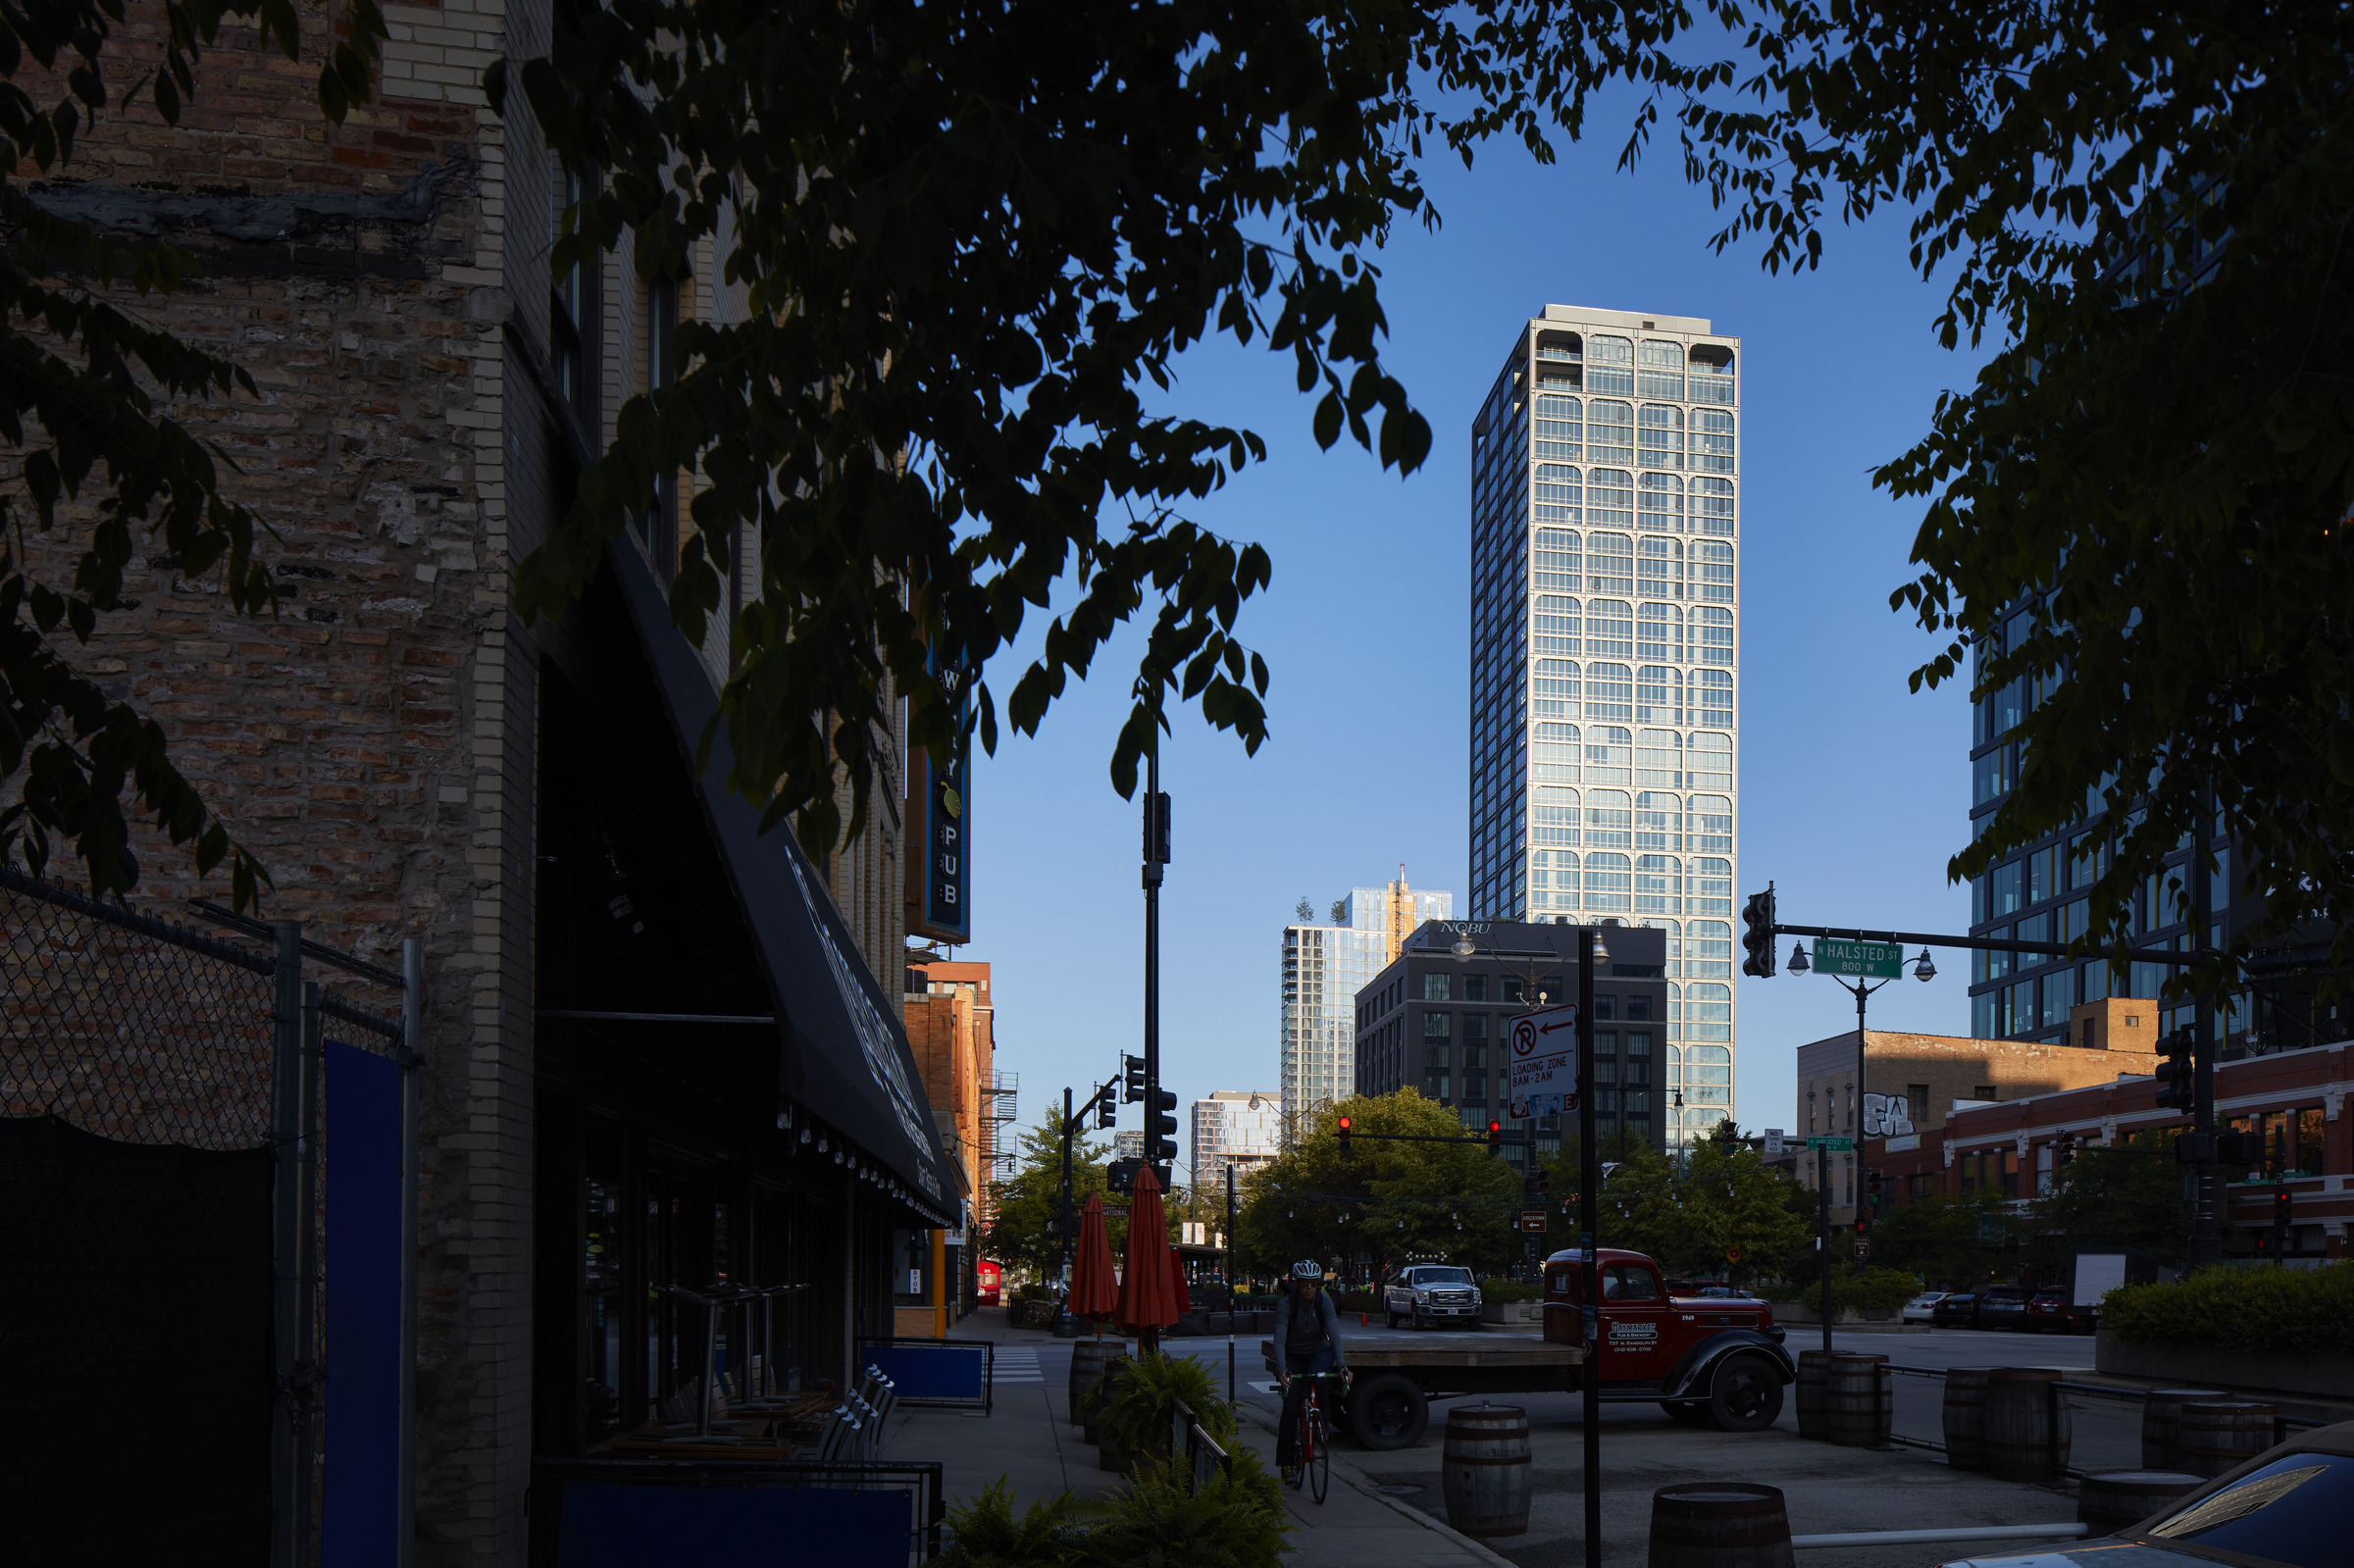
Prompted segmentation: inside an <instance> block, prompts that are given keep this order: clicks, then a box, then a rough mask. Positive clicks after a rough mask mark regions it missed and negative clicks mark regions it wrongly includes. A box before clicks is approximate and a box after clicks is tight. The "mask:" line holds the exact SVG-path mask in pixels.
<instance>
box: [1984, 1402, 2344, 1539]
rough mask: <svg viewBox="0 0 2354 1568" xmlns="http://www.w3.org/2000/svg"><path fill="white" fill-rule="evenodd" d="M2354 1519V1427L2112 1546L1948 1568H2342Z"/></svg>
mask: <svg viewBox="0 0 2354 1568" xmlns="http://www.w3.org/2000/svg"><path fill="white" fill-rule="evenodd" d="M2349 1511H2354V1422H2341V1423H2339V1424H2338V1425H2336V1426H2333V1427H2322V1428H2320V1429H2318V1430H2316V1431H2313V1432H2308V1433H2304V1434H2302V1435H2301V1436H2299V1437H2297V1438H2296V1439H2294V1440H2293V1441H2291V1442H2284V1443H2281V1444H2279V1445H2278V1446H2277V1447H2274V1448H2268V1449H2266V1450H2265V1451H2264V1452H2263V1453H2260V1454H2258V1455H2257V1456H2256V1457H2255V1458H2253V1459H2251V1460H2249V1461H2248V1462H2247V1463H2246V1464H2244V1465H2242V1466H2240V1467H2239V1468H2238V1469H2236V1470H2231V1471H2227V1472H2226V1473H2225V1474H2224V1475H2223V1476H2222V1477H2221V1478H2219V1479H2217V1480H2215V1481H2211V1482H2209V1483H2208V1484H2207V1485H2206V1486H2203V1487H2201V1488H2200V1489H2199V1490H2198V1491H2196V1492H2191V1493H2189V1494H2188V1495H2186V1496H2183V1497H2181V1498H2178V1499H2177V1500H2175V1502H2173V1503H2170V1504H2168V1505H2167V1507H2166V1508H2165V1509H2164V1510H2162V1511H2161V1512H2159V1513H2157V1514H2154V1515H2153V1516H2151V1517H2150V1518H2148V1519H2144V1520H2142V1521H2141V1522H2140V1523H2139V1524H2136V1525H2134V1526H2132V1527H2131V1528H2129V1529H2125V1530H2121V1531H2119V1532H2118V1533H2117V1534H2116V1535H2114V1536H2104V1537H2101V1538H2099V1539H2098V1540H2094V1541H2079V1542H2070V1543H2067V1544H2065V1545H2045V1546H2037V1547H2035V1548H2034V1549H2032V1550H2030V1551H2024V1552H2004V1553H2001V1554H2000V1555H1992V1554H1990V1555H1986V1556H1975V1557H1959V1558H1948V1559H1947V1560H1946V1562H1945V1568H2058V1565H2059V1564H2061V1563H2063V1562H2065V1563H2067V1564H2068V1565H2070V1568H2096V1565H2099V1564H2106V1563H2110V1562H2115V1563H2118V1564H2119V1565H2120V1568H2123V1565H2124V1564H2125V1563H2127V1562H2130V1563H2132V1564H2133V1568H2216V1565H2217V1564H2218V1563H2249V1564H2265V1565H2267V1568H2340V1565H2342V1564H2343V1563H2344V1562H2345V1561H2346V1515H2347V1513H2348V1512H2349Z"/></svg>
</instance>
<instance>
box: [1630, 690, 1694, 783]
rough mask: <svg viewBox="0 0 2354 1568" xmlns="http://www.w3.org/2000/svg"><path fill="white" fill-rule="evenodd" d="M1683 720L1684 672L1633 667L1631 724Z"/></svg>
mask: <svg viewBox="0 0 2354 1568" xmlns="http://www.w3.org/2000/svg"><path fill="white" fill-rule="evenodd" d="M1683 722H1684V672H1683V671H1681V670H1678V669H1675V668H1673V667H1672V666H1669V665H1663V664H1647V665H1645V666H1643V667H1642V668H1641V669H1639V670H1637V671H1636V672H1635V723H1637V724H1678V725H1680V724H1682V723H1683ZM1647 782H1649V781H1647Z"/></svg>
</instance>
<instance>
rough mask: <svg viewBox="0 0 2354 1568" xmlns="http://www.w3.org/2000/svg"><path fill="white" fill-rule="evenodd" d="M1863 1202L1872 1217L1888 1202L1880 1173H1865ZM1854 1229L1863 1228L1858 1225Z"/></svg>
mask: <svg viewBox="0 0 2354 1568" xmlns="http://www.w3.org/2000/svg"><path fill="white" fill-rule="evenodd" d="M1864 1201H1865V1203H1866V1204H1867V1205H1868V1207H1869V1209H1870V1211H1871V1213H1872V1214H1873V1215H1874V1216H1877V1215H1878V1214H1879V1212H1880V1209H1881V1207H1882V1206H1883V1205H1884V1204H1886V1203H1887V1201H1888V1193H1887V1190H1886V1185H1885V1184H1884V1183H1883V1182H1882V1180H1881V1178H1880V1173H1879V1172H1877V1171H1866V1172H1865V1173H1864ZM1856 1229H1857V1230H1859V1231H1860V1230H1862V1229H1863V1226H1861V1225H1859V1226H1857V1227H1856Z"/></svg>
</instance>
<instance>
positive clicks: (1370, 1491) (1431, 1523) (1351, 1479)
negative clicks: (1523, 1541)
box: [1250, 1410, 1520, 1568]
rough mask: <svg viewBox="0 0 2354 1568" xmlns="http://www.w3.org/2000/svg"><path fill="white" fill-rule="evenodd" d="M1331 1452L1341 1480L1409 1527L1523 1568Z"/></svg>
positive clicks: (1501, 1566)
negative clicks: (1381, 1486) (1404, 1500)
mask: <svg viewBox="0 0 2354 1568" xmlns="http://www.w3.org/2000/svg"><path fill="white" fill-rule="evenodd" d="M1250 1414H1251V1422H1252V1425H1254V1426H1255V1427H1257V1428H1258V1429H1259V1430H1260V1431H1262V1432H1264V1433H1266V1435H1267V1436H1268V1437H1270V1438H1271V1437H1274V1436H1276V1435H1277V1434H1276V1431H1275V1423H1274V1422H1272V1421H1269V1420H1268V1419H1267V1418H1266V1417H1265V1416H1263V1415H1261V1414H1259V1413H1258V1411H1256V1410H1253V1411H1252V1412H1251V1413H1250ZM1328 1451H1329V1452H1330V1453H1331V1455H1332V1468H1333V1470H1334V1471H1335V1472H1336V1473H1338V1474H1339V1476H1340V1478H1341V1480H1342V1481H1343V1482H1345V1483H1347V1484H1348V1486H1349V1487H1350V1488H1351V1489H1352V1490H1354V1491H1356V1492H1359V1493H1361V1494H1363V1495H1364V1496H1367V1497H1370V1498H1371V1499H1373V1501H1375V1502H1378V1503H1380V1504H1381V1505H1382V1506H1383V1507H1384V1508H1387V1509H1389V1510H1390V1512H1392V1513H1394V1514H1396V1515H1398V1516H1399V1517H1400V1518H1401V1519H1404V1520H1406V1521H1407V1523H1408V1524H1412V1525H1418V1526H1420V1527H1421V1528H1422V1529H1424V1530H1427V1531H1429V1532H1431V1533H1432V1534H1433V1535H1436V1536H1443V1537H1445V1538H1446V1539H1447V1540H1449V1541H1451V1542H1453V1543H1455V1544H1457V1545H1458V1546H1460V1547H1462V1548H1463V1549H1464V1550H1465V1551H1468V1552H1469V1553H1471V1555H1473V1556H1474V1557H1477V1558H1479V1559H1480V1560H1481V1561H1482V1562H1486V1563H1491V1564H1493V1565H1494V1568H1520V1565H1519V1564H1518V1563H1516V1562H1514V1561H1512V1559H1511V1558H1510V1557H1507V1556H1505V1555H1504V1554H1502V1553H1501V1552H1499V1551H1497V1550H1495V1549H1494V1548H1493V1547H1490V1546H1486V1545H1482V1544H1481V1543H1479V1542H1476V1541H1474V1540H1472V1539H1471V1538H1470V1537H1469V1536H1466V1535H1464V1534H1463V1533H1462V1532H1461V1531H1459V1530H1458V1529H1456V1528H1455V1527H1454V1526H1453V1525H1451V1524H1449V1523H1448V1522H1447V1521H1446V1520H1445V1519H1442V1518H1440V1517H1438V1516H1437V1515H1435V1514H1427V1513H1424V1512H1423V1511H1422V1510H1421V1509H1419V1508H1416V1507H1414V1506H1413V1505H1412V1504H1411V1503H1405V1502H1400V1501H1399V1500H1398V1499H1397V1498H1396V1497H1393V1496H1391V1495H1390V1494H1389V1493H1388V1492H1384V1491H1382V1490H1381V1488H1380V1487H1378V1486H1377V1485H1375V1484H1374V1482H1373V1480H1372V1478H1371V1477H1369V1476H1367V1475H1366V1474H1365V1473H1364V1472H1363V1471H1362V1470H1359V1469H1357V1467H1356V1463H1355V1462H1354V1461H1352V1460H1348V1459H1344V1458H1342V1457H1341V1450H1340V1449H1338V1448H1332V1449H1330V1450H1328Z"/></svg>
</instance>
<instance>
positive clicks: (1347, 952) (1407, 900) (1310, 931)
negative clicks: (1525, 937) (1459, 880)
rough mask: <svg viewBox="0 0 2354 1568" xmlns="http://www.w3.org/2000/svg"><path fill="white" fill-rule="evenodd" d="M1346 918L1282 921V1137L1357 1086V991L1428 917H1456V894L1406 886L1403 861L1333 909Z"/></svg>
mask: <svg viewBox="0 0 2354 1568" xmlns="http://www.w3.org/2000/svg"><path fill="white" fill-rule="evenodd" d="M1336 913H1339V914H1341V915H1343V916H1345V917H1346V921H1345V923H1343V924H1335V925H1330V926H1319V925H1314V924H1311V923H1309V922H1306V921H1301V922H1297V923H1295V924H1292V925H1289V926H1286V927H1284V928H1283V1040H1282V1052H1281V1063H1280V1065H1281V1072H1282V1083H1283V1118H1284V1128H1285V1133H1284V1137H1285V1138H1287V1139H1289V1138H1293V1137H1296V1136H1298V1133H1299V1130H1300V1128H1301V1126H1302V1125H1303V1123H1304V1121H1305V1118H1307V1117H1310V1116H1313V1115H1314V1114H1315V1112H1316V1109H1317V1107H1319V1106H1322V1105H1329V1104H1331V1103H1332V1102H1333V1101H1334V1100H1345V1099H1347V1098H1348V1097H1349V1096H1350V1095H1352V1094H1354V1093H1356V993H1357V992H1358V991H1359V990H1360V989H1362V988H1363V987H1364V986H1365V983H1366V982H1368V981H1370V980H1371V979H1372V978H1373V977H1374V976H1375V975H1378V974H1380V973H1381V972H1382V970H1383V969H1384V968H1386V967H1387V966H1388V965H1389V963H1390V961H1391V960H1392V959H1394V958H1396V957H1397V956H1398V947H1399V944H1400V943H1401V942H1403V941H1405V940H1406V938H1407V937H1408V936H1412V935H1413V933H1414V929H1415V928H1416V927H1417V926H1419V925H1421V924H1422V922H1424V921H1426V920H1452V919H1454V918H1455V895H1454V894H1453V893H1449V892H1432V891H1425V890H1418V889H1416V888H1413V887H1410V886H1408V885H1407V881H1406V868H1405V867H1403V866H1401V867H1399V868H1398V880H1397V881H1396V882H1393V883H1391V884H1390V885H1388V886H1387V887H1356V888H1352V889H1351V890H1350V893H1349V897H1348V900H1347V902H1346V903H1345V904H1344V905H1343V906H1342V908H1341V909H1339V910H1338V911H1336Z"/></svg>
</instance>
